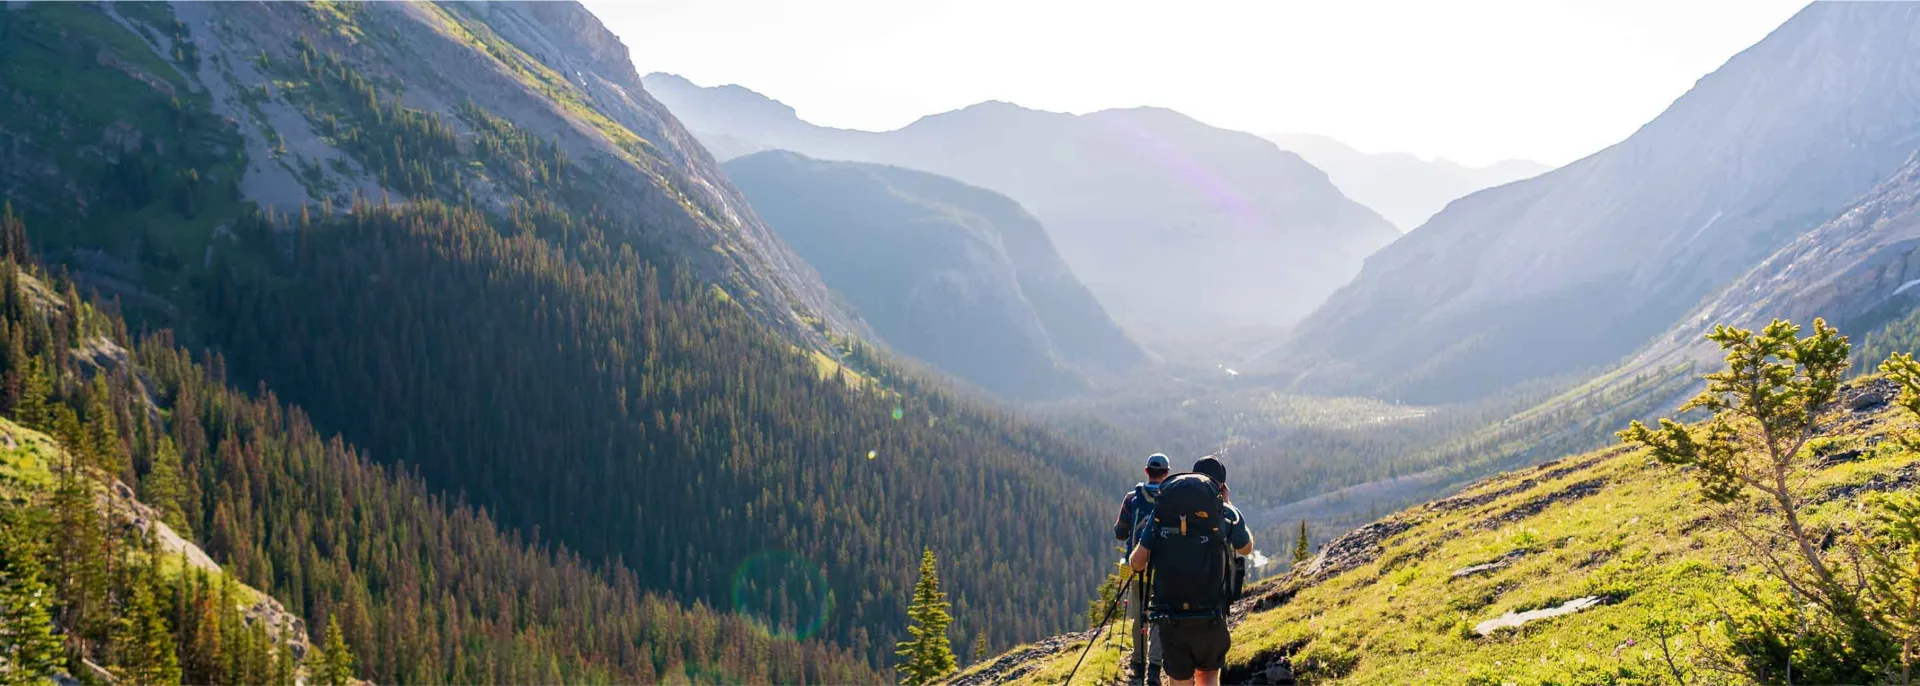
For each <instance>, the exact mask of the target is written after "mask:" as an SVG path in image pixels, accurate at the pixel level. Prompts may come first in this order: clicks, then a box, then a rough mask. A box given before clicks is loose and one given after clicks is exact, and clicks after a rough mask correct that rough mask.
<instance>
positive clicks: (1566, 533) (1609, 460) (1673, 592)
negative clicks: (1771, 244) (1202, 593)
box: [953, 380, 1920, 685]
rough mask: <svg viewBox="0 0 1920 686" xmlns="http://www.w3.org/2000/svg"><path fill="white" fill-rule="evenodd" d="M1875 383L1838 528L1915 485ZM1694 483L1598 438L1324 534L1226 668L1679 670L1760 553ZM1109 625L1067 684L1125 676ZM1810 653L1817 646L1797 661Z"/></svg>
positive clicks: (1634, 678) (1898, 422)
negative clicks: (1726, 526) (1599, 445)
mask: <svg viewBox="0 0 1920 686" xmlns="http://www.w3.org/2000/svg"><path fill="white" fill-rule="evenodd" d="M1894 390H1895V389H1894V387H1893V385H1892V384H1891V383H1889V382H1886V381H1883V380H1870V381H1867V382H1864V383H1861V384H1858V385H1856V386H1854V387H1852V388H1850V389H1849V390H1846V391H1844V392H1843V394H1842V400H1841V402H1840V403H1838V404H1837V405H1838V406H1837V408H1836V409H1835V411H1834V413H1833V415H1832V416H1831V419H1830V420H1829V422H1828V423H1827V429H1826V434H1827V435H1826V436H1825V438H1823V439H1821V441H1820V442H1819V443H1818V444H1817V447H1816V448H1814V449H1815V450H1817V451H1819V454H1821V455H1825V456H1827V457H1826V459H1825V460H1824V462H1823V463H1822V465H1821V466H1820V467H1819V468H1818V470H1817V472H1816V474H1815V476H1814V478H1813V479H1812V481H1811V482H1810V483H1809V485H1808V487H1807V491H1806V492H1808V493H1812V494H1814V496H1813V500H1814V502H1816V503H1817V505H1816V506H1815V507H1814V509H1813V514H1811V515H1810V517H1809V521H1816V522H1819V523H1820V525H1821V526H1828V525H1833V526H1837V527H1840V528H1842V530H1845V527H1848V526H1853V525H1855V523H1856V522H1858V521H1859V520H1858V519H1857V518H1860V517H1864V515H1863V514H1862V509H1861V508H1860V507H1859V505H1860V503H1861V502H1862V500H1863V499H1864V498H1866V497H1867V496H1868V495H1869V494H1871V493H1876V492H1885V491H1895V490H1909V489H1913V488H1914V487H1915V486H1920V459H1916V456H1915V455H1912V454H1909V453H1903V452H1901V451H1900V450H1898V449H1896V448H1895V447H1894V446H1895V443H1896V442H1894V441H1889V440H1886V439H1887V438H1888V437H1889V436H1890V435H1892V434H1894V433H1895V432H1898V431H1902V430H1906V429H1911V428H1912V427H1913V424H1914V422H1913V420H1912V419H1911V418H1910V417H1909V416H1907V415H1905V414H1903V413H1904V411H1903V410H1895V409H1892V408H1891V406H1890V405H1889V401H1890V400H1891V398H1892V397H1893V395H1894ZM1698 498H1699V491H1698V486H1697V485H1695V483H1694V482H1693V480H1692V479H1691V478H1685V477H1684V476H1683V475H1681V474H1679V473H1678V472H1677V471H1676V468H1673V467H1668V466H1664V465H1660V464H1658V463H1656V462H1654V461H1653V460H1652V459H1651V458H1650V457H1648V456H1647V454H1645V453H1644V452H1641V451H1638V450H1629V449H1626V448H1619V447H1615V448H1608V449H1604V450H1599V451H1595V452H1592V453H1587V454H1583V455H1576V456H1570V457H1567V458H1564V459H1561V460H1558V461H1555V462H1550V463H1547V464H1543V465H1540V466H1538V467H1534V468H1531V469H1526V470H1522V471H1518V472H1514V473H1511V474H1506V475H1502V476H1499V477H1495V478H1492V479H1488V480H1486V481H1483V482H1481V483H1478V484H1475V485H1472V486H1469V487H1467V488H1466V489H1465V490H1463V491H1461V492H1460V493H1458V494H1456V495H1453V496H1451V497H1447V498H1444V499H1440V500H1436V501H1433V502H1431V503H1427V504H1425V505H1422V506H1419V507H1414V508H1410V509H1407V510H1404V511H1401V512H1398V513H1395V514H1392V515H1389V516H1387V517H1385V518H1383V519H1381V520H1379V521H1377V522H1374V523H1372V524H1369V525H1367V526H1364V527H1361V528H1359V529H1356V530H1354V531H1352V532H1351V533H1348V534H1346V535H1344V536H1341V537H1340V538H1338V539H1335V540H1333V541H1331V542H1329V543H1327V544H1326V545H1325V546H1323V547H1321V549H1320V551H1319V554H1318V555H1317V556H1315V557H1314V558H1313V559H1312V560H1310V561H1309V562H1307V563H1305V564H1303V565H1300V566H1299V567H1297V568H1295V569H1294V570H1291V571H1289V572H1288V573H1287V574H1286V575H1284V576H1281V577H1278V578H1276V579H1274V580H1272V581H1270V582H1267V583H1264V584H1262V585H1260V586H1257V587H1255V588H1253V589H1251V590H1250V591H1249V592H1248V595H1247V597H1246V598H1245V599H1244V600H1243V601H1242V602H1241V603H1239V605H1238V606H1236V608H1235V612H1234V619H1233V620H1232V621H1233V636H1234V645H1233V649H1232V652H1231V653H1229V655H1228V659H1227V662H1228V666H1227V670H1226V674H1225V679H1224V682H1225V683H1246V684H1263V683H1295V682H1299V683H1351V684H1376V683H1394V684H1406V683H1420V684H1500V683H1504V684H1526V685H1532V684H1554V683H1557V684H1567V683H1671V681H1670V680H1671V678H1672V677H1671V674H1672V668H1671V667H1670V666H1669V663H1668V661H1667V659H1666V656H1665V655H1664V654H1663V653H1662V652H1661V647H1662V646H1661V641H1660V635H1661V633H1663V630H1664V633H1666V634H1667V635H1668V636H1669V638H1671V637H1672V636H1673V635H1674V633H1675V632H1676V629H1677V630H1678V631H1677V633H1678V635H1679V636H1680V639H1679V640H1677V641H1675V640H1669V641H1668V642H1667V643H1668V645H1667V647H1668V648H1670V649H1672V650H1674V651H1676V652H1675V653H1674V655H1673V664H1677V665H1680V666H1681V667H1682V668H1683V669H1686V670H1688V671H1689V672H1691V671H1692V670H1694V669H1696V666H1695V664H1694V663H1693V660H1694V658H1696V657H1698V656H1699V655H1700V652H1699V648H1698V645H1697V643H1696V641H1698V640H1702V639H1704V640H1707V641H1723V640H1724V636H1722V635H1721V634H1720V633H1718V631H1717V629H1716V628H1715V627H1714V625H1713V621H1714V620H1715V619H1716V616H1715V615H1714V613H1715V612H1716V611H1717V610H1716V605H1715V602H1720V603H1723V604H1724V603H1727V602H1731V599H1730V598H1729V597H1728V596H1729V594H1728V593H1727V589H1728V588H1729V587H1730V586H1732V585H1733V584H1736V583H1742V582H1748V581H1752V580H1753V579H1754V578H1755V577H1756V574H1757V569H1756V567H1757V565H1755V564H1754V561H1753V560H1751V559H1749V558H1748V557H1747V555H1750V554H1751V553H1750V552H1749V549H1746V548H1744V546H1743V545H1742V544H1741V543H1740V542H1739V541H1738V539H1737V538H1736V537H1735V536H1733V535H1732V534H1730V533H1727V532H1725V531H1723V530H1720V529H1717V528H1715V527H1713V526H1710V525H1709V523H1708V519H1709V518H1710V512H1709V511H1708V510H1707V509H1706V508H1703V507H1701V506H1699V504H1698V503H1699V500H1698ZM1085 647H1086V634H1072V635H1067V636H1063V637H1060V638H1058V639H1055V640H1052V641H1045V642H1041V643H1038V644H1035V645H1033V646H1023V647H1021V648H1016V649H1014V650H1013V651H1010V652H1009V653H1007V654H1006V655H1004V656H1001V657H1000V658H997V659H993V660H987V661H983V662H981V663H980V664H978V665H976V666H975V667H973V668H972V669H970V670H969V671H968V672H966V673H963V674H961V675H959V676H958V677H957V678H956V679H955V680H954V681H953V683H962V684H987V683H1032V684H1045V683H1060V682H1061V680H1062V679H1064V678H1065V676H1066V674H1067V673H1068V671H1070V670H1071V668H1072V666H1073V663H1074V661H1075V659H1076V658H1078V657H1079V654H1080V652H1081V650H1082V649H1084V648H1085ZM1121 651H1122V647H1121V641H1119V640H1114V639H1112V638H1111V635H1110V633H1109V634H1103V637H1102V638H1101V639H1100V644H1099V645H1097V646H1095V647H1094V649H1093V651H1092V654H1091V655H1090V656H1089V657H1088V658H1087V664H1086V665H1084V666H1082V667H1081V668H1080V670H1081V671H1080V676H1078V677H1076V679H1075V681H1076V682H1077V683H1117V680H1118V678H1119V675H1118V671H1117V666H1118V665H1121V664H1124V656H1123V653H1122V652H1121ZM1806 659H1813V658H1806Z"/></svg>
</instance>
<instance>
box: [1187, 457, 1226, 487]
mask: <svg viewBox="0 0 1920 686" xmlns="http://www.w3.org/2000/svg"><path fill="white" fill-rule="evenodd" d="M1193 471H1196V472H1199V473H1201V474H1205V475H1207V478H1209V479H1213V482H1214V483H1217V484H1220V490H1221V491H1225V490H1227V465H1226V464H1224V463H1222V462H1220V458H1217V457H1214V456H1212V455H1208V456H1206V457H1203V458H1200V459H1198V460H1194V461H1193Z"/></svg>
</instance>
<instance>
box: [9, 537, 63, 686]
mask: <svg viewBox="0 0 1920 686" xmlns="http://www.w3.org/2000/svg"><path fill="white" fill-rule="evenodd" d="M10 524H11V523H6V522H0V525H10ZM52 604H53V593H52V592H51V589H49V588H47V584H46V582H44V581H41V579H40V560H39V557H38V556H37V555H35V554H34V551H33V549H32V548H31V547H29V543H28V542H27V541H26V540H24V538H23V537H21V536H19V535H18V532H17V531H15V530H12V529H6V530H0V684H4V685H6V686H13V685H14V684H38V683H41V681H42V679H44V678H45V677H46V676H47V675H49V674H53V673H54V672H55V671H56V670H57V669H59V666H60V663H61V662H62V660H63V658H64V655H63V653H62V651H61V649H60V639H59V638H57V637H55V636H54V635H53V615H52V614H51V613H50V612H49V611H48V610H49V607H50V606H51V605H52Z"/></svg>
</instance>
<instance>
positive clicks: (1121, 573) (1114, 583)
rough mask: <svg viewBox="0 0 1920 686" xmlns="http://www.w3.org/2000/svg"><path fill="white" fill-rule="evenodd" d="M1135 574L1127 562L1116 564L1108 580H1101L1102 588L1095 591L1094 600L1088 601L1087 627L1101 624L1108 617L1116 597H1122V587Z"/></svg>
mask: <svg viewBox="0 0 1920 686" xmlns="http://www.w3.org/2000/svg"><path fill="white" fill-rule="evenodd" d="M1132 576H1133V569H1132V568H1129V567H1127V565H1126V563H1120V564H1116V565H1114V567H1113V572H1112V573H1109V574H1107V579H1106V581H1102V582H1100V588H1099V589H1098V590H1096V591H1094V594H1093V600H1092V601H1090V602H1088V603H1087V628H1089V629H1092V628H1094V627H1097V626H1100V620H1101V619H1104V618H1106V617H1107V615H1108V614H1109V613H1108V608H1110V607H1112V606H1113V604H1114V602H1115V601H1114V599H1115V598H1118V597H1120V590H1121V587H1123V586H1126V585H1127V579H1128V578H1130V577H1132Z"/></svg>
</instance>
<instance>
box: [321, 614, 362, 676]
mask: <svg viewBox="0 0 1920 686" xmlns="http://www.w3.org/2000/svg"><path fill="white" fill-rule="evenodd" d="M313 679H314V683H316V684H320V685H321V686H347V684H351V683H353V651H351V650H348V649H347V639H346V637H344V636H342V635H341V634H340V620H339V618H337V617H328V618H327V638H326V642H325V643H324V644H323V647H322V648H321V649H320V667H319V669H316V670H314V674H313Z"/></svg>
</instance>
